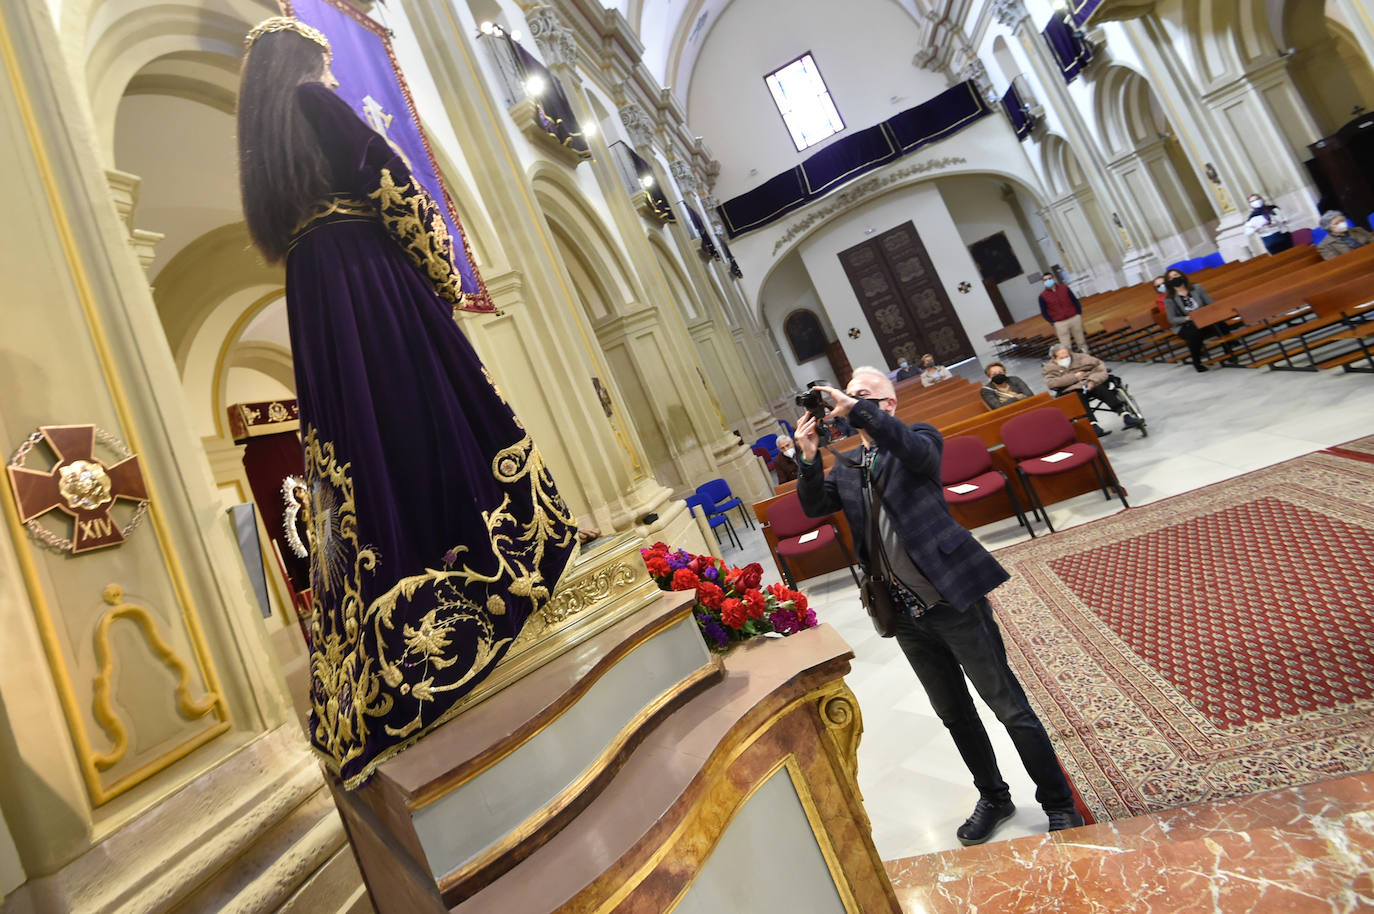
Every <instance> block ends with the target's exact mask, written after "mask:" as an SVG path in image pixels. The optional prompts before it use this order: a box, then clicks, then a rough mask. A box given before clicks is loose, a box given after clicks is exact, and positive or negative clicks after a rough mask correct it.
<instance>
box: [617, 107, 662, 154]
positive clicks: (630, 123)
mask: <svg viewBox="0 0 1374 914" xmlns="http://www.w3.org/2000/svg"><path fill="white" fill-rule="evenodd" d="M619 111H620V122H621V123H622V124H624V125H625V130H626V132H627V133H629V134H630V142H631V143H633V144H634V147H635V150H636V151H638V152H639V153H640V154H641V155H643V154H644V153H645V152H647V151H648V149H649V147H651V146H653V145H654V125H653V122H652V121H651V120H650V119H649V115H648V113H647V112H645V110H644V109H643V108H641V107H640V106H639V105H637V104H635V103H634V102H626V103H625V104H623V105H621V106H619Z"/></svg>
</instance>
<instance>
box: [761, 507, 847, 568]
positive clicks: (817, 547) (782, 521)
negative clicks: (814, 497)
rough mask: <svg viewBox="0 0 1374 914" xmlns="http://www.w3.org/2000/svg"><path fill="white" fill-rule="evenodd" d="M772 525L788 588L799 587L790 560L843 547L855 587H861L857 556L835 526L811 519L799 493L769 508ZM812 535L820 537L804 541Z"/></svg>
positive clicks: (820, 519) (770, 525)
mask: <svg viewBox="0 0 1374 914" xmlns="http://www.w3.org/2000/svg"><path fill="white" fill-rule="evenodd" d="M768 526H769V527H771V528H772V530H773V535H774V536H776V537H777V538H778V545H777V550H776V551H777V553H778V561H779V562H780V563H781V564H782V568H781V569H779V570H780V571H781V572H782V576H783V577H784V578H786V579H787V586H789V587H796V586H797V584H796V580H795V579H794V578H793V577H792V570H791V569H790V568H788V567H787V560H788V559H795V558H799V557H801V556H805V555H810V554H811V553H813V552H820V551H822V550H824V549H833V548H835V547H836V546H839V548H840V549H841V550H843V552H844V558H845V561H846V562H847V563H848V565H849V574H850V576H851V577H852V578H854V586H855V587H857V586H859V576H858V574H856V573H855V571H854V556H853V554H852V553H851V552H850V551H849V547H848V546H846V545H845V543H844V540H843V539H841V538H840V532H839V531H838V530H836V529H835V525H834V524H832V523H830V522H829V521H827V520H826V519H825V518H823V517H821V518H816V517H808V516H807V514H806V512H805V511H803V510H802V506H801V498H800V497H799V496H798V495H797V493H796V492H791V493H789V496H788V497H785V498H782V499H779V500H778V501H775V502H773V504H772V505H770V506H769V508H768ZM811 533H815V534H816V535H815V536H814V537H812V538H810V539H808V540H807V541H806V542H802V537H804V536H808V535H809V534H811Z"/></svg>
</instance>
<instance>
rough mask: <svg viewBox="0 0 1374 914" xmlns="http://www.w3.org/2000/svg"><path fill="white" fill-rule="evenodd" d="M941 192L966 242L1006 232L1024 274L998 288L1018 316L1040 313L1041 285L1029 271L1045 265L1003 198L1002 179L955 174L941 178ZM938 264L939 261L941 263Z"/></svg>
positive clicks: (1013, 313) (1038, 272) (1032, 271)
mask: <svg viewBox="0 0 1374 914" xmlns="http://www.w3.org/2000/svg"><path fill="white" fill-rule="evenodd" d="M937 183H938V186H939V188H940V196H941V197H942V198H943V199H944V201H945V206H946V208H948V210H949V212H950V214H951V215H952V216H953V217H954V224H955V226H956V227H957V228H958V230H959V238H960V240H962V241H963V242H964V245H965V246H967V245H970V244H973V243H974V242H975V241H981V240H983V239H984V238H987V237H988V236H989V235H995V234H997V233H998V232H1005V233H1006V236H1007V241H1008V242H1009V243H1010V244H1011V250H1012V253H1013V254H1015V255H1016V259H1017V260H1018V261H1019V262H1020V264H1021V273H1022V275H1020V276H1018V277H1016V278H1015V279H1009V280H1007V281H1005V282H1002V283H999V284H998V286H997V288H998V290H999V291H1001V293H1002V298H1003V299H1005V300H1006V303H1007V307H1008V308H1009V309H1010V310H1011V315H1012V317H1013V318H1015V319H1016V320H1020V319H1021V318H1023V317H1030V316H1031V315H1033V314H1038V313H1040V304H1039V296H1040V290H1041V288H1042V287H1041V286H1040V285H1039V284H1038V283H1036V284H1031V283H1029V282H1027V280H1026V275H1027V274H1030V273H1035V274H1036V275H1037V276H1038V275H1039V274H1040V272H1041V270H1042V269H1043V267H1042V266H1041V264H1040V262H1039V261H1038V259H1037V258H1036V256H1035V253H1034V250H1033V249H1032V248H1031V243H1030V240H1029V239H1028V238H1026V233H1025V232H1023V231H1022V230H1021V227H1020V225H1019V224H1018V223H1017V221H1016V215H1015V214H1014V213H1013V211H1012V208H1011V206H1010V204H1008V203H1007V201H1006V200H1004V199H1002V191H1001V187H1000V186H999V183H998V182H997V181H994V180H992V179H990V178H951V179H949V180H945V181H939V182H937ZM937 266H938V264H937Z"/></svg>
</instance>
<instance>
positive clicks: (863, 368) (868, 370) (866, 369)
mask: <svg viewBox="0 0 1374 914" xmlns="http://www.w3.org/2000/svg"><path fill="white" fill-rule="evenodd" d="M856 374H873V375H877V376H878V377H880V378H886V377H887V372H885V371H883V370H882V369H881V368H874V367H873V366H872V365H860V366H859V367H858V368H855V369H854V370H853V371H851V372H850V373H849V376H850V377H851V378H852V377H854V375H856Z"/></svg>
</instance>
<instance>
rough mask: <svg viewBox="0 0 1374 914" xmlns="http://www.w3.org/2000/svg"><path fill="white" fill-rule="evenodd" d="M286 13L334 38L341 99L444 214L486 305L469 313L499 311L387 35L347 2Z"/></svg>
mask: <svg viewBox="0 0 1374 914" xmlns="http://www.w3.org/2000/svg"><path fill="white" fill-rule="evenodd" d="M281 7H282V11H283V12H284V13H285V14H286V15H288V16H295V17H296V18H298V19H300V20H302V21H304V22H307V23H309V24H310V25H312V26H314V27H315V28H317V29H319V30H320V31H321V32H324V34H325V35H326V36H327V37H328V38H329V44H330V46H331V48H332V50H333V52H334V62H333V70H334V75H335V76H336V77H337V78H338V80H339V88H338V94H339V97H340V98H342V99H343V100H344V101H346V102H348V104H349V105H350V106H351V107H352V108H353V110H354V111H356V112H357V113H358V115H359V116H360V117H361V118H363V120H365V121H368V123H370V124H371V125H372V127H373V129H374V130H376V129H377V128H378V127H379V126H381V127H382V128H383V129H382V130H379V131H378V132H379V133H383V132H384V133H385V135H386V137H387V139H388V140H390V141H391V144H392V146H394V147H395V148H397V149H398V150H399V151H400V152H401V153H402V154H403V155H404V156H405V158H406V159H407V161H408V163H409V165H410V170H411V173H412V174H413V175H415V177H416V179H417V180H418V181H419V182H420V184H421V185H423V186H424V188H425V190H427V191H429V195H430V196H431V197H433V198H434V200H435V201H436V202H437V203H438V204H439V206H440V208H441V209H442V210H443V212H444V220H445V222H447V223H448V230H449V235H450V236H451V237H452V238H453V239H454V244H453V248H454V250H453V259H454V262H455V266H456V267H457V269H458V273H459V274H460V275H461V276H462V277H463V291H464V292H469V293H471V294H473V295H475V296H477V300H478V301H479V302H480V305H479V306H476V307H470V308H468V309H467V310H470V311H494V310H496V309H495V306H494V305H493V304H492V301H491V296H490V295H489V294H488V293H487V288H486V285H485V283H483V282H482V277H481V275H480V274H479V273H478V272H477V268H476V266H475V265H474V263H473V259H472V249H471V248H470V247H469V246H468V240H467V236H466V235H465V234H464V233H463V226H462V223H460V222H459V220H458V213H457V211H456V210H455V209H454V207H453V200H452V199H451V198H450V197H449V194H448V189H447V188H446V187H444V184H443V182H442V181H440V180H439V169H438V168H437V167H436V166H435V164H434V156H433V154H432V152H431V151H430V148H429V139H428V138H427V137H426V136H425V135H424V132H423V131H422V130H421V129H420V120H419V118H418V117H417V116H416V114H415V105H414V103H413V102H412V100H411V97H410V88H409V87H408V86H407V85H406V82H405V79H404V77H402V75H401V68H400V65H399V64H398V63H397V62H396V56H395V54H394V53H393V52H392V48H391V40H390V39H389V38H388V33H387V30H386V29H385V28H383V27H382V26H381V25H380V24H378V23H376V22H374V21H373V20H371V19H369V18H368V17H367V16H364V15H363V14H362V13H360V12H358V11H357V10H356V9H354V8H353V7H351V6H349V5H348V3H347V0H281ZM369 114H371V116H370V117H369ZM460 241H461V244H460V243H459V242H460Z"/></svg>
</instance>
